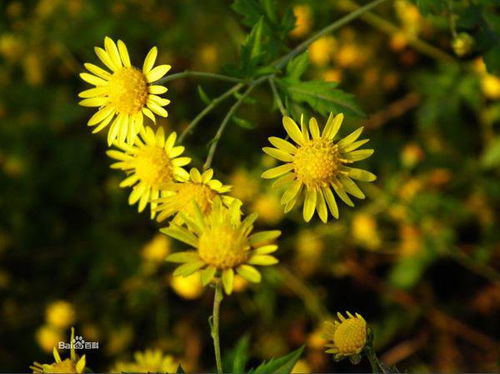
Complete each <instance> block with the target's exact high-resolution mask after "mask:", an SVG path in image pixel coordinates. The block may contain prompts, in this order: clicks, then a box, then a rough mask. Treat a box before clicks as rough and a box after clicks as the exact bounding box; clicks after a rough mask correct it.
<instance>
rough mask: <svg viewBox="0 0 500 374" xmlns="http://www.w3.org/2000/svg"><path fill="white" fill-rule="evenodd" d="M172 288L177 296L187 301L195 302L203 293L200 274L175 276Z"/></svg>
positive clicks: (171, 282) (171, 284)
mask: <svg viewBox="0 0 500 374" xmlns="http://www.w3.org/2000/svg"><path fill="white" fill-rule="evenodd" d="M170 286H171V287H172V289H173V290H174V291H175V293H176V294H177V295H179V296H180V297H183V298H184V299H187V300H194V299H197V298H198V297H200V296H201V294H202V293H203V285H202V284H201V277H200V273H199V272H197V273H194V274H191V275H188V276H187V277H183V276H174V277H172V279H171V280H170Z"/></svg>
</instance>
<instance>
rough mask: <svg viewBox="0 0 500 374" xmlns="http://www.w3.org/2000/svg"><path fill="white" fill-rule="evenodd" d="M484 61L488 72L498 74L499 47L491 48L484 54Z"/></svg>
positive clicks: (499, 64)
mask: <svg viewBox="0 0 500 374" xmlns="http://www.w3.org/2000/svg"><path fill="white" fill-rule="evenodd" d="M484 63H485V64H486V69H488V73H490V74H495V75H500V47H499V46H497V47H493V48H491V49H490V50H489V51H488V52H486V54H485V55H484Z"/></svg>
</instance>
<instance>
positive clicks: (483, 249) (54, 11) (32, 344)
mask: <svg viewBox="0 0 500 374" xmlns="http://www.w3.org/2000/svg"><path fill="white" fill-rule="evenodd" d="M272 3H273V2H271V1H261V2H255V1H251V0H238V1H236V2H234V4H233V7H232V8H231V7H229V5H228V2H226V1H222V0H204V1H197V0H177V1H169V2H165V1H159V0H141V1H138V0H116V1H101V0H86V1H84V0H64V1H63V0H40V1H35V0H32V1H29V0H27V1H21V0H6V1H2V2H1V3H0V210H1V212H2V214H1V215H0V318H1V320H2V323H1V324H0V337H1V339H2V344H1V345H0V371H19V372H21V371H26V370H28V367H29V365H30V364H31V363H32V362H33V361H39V362H48V361H50V360H51V354H52V353H51V351H52V347H53V346H54V345H55V344H57V343H58V342H59V341H65V339H67V336H68V327H69V326H75V327H76V331H77V332H78V334H81V335H82V336H83V337H84V338H85V340H86V341H98V342H99V349H98V350H87V351H85V354H86V363H87V366H88V367H90V368H91V369H92V370H93V371H105V370H109V369H111V368H112V367H114V365H115V364H116V363H117V362H131V361H132V360H133V352H136V351H146V350H149V349H152V350H153V349H159V350H161V352H163V354H164V355H165V356H168V357H171V356H172V357H174V358H175V362H181V363H182V367H183V368H184V369H185V370H186V371H191V370H210V369H213V357H212V347H211V341H210V336H209V327H208V323H207V316H208V314H209V312H210V308H211V302H212V296H213V295H212V292H210V291H209V290H206V289H205V290H203V289H202V288H201V284H200V281H199V278H196V276H195V277H191V278H177V277H173V276H172V271H173V267H172V266H171V265H167V264H165V262H164V258H165V257H166V256H167V255H168V254H169V253H171V251H172V249H174V248H175V246H177V245H178V244H177V243H174V242H173V241H170V239H168V238H166V237H165V236H163V235H161V234H158V228H159V227H160V226H159V225H158V224H155V223H154V222H152V221H150V220H149V216H148V213H143V214H141V215H139V214H137V212H136V208H134V207H130V206H128V205H127V196H128V191H126V190H123V189H120V188H119V187H118V185H119V182H120V180H121V179H122V177H123V175H122V174H120V173H118V172H117V171H112V170H110V169H109V165H110V163H111V162H112V161H111V160H110V159H109V158H107V157H106V155H105V151H106V139H105V135H102V136H97V137H96V136H91V135H90V131H89V129H88V128H87V126H86V125H85V123H86V121H87V119H88V115H89V112H88V111H87V110H86V109H85V108H81V107H78V105H77V101H78V100H77V97H76V96H77V93H78V92H79V91H81V90H82V88H83V83H82V82H81V81H79V80H78V78H77V76H78V73H79V72H80V71H81V70H82V69H83V68H82V63H83V62H84V61H93V62H95V61H96V58H95V56H94V55H93V46H94V45H99V44H101V43H102V40H103V38H104V36H105V35H109V36H111V37H113V38H114V39H118V38H120V39H122V40H124V41H125V42H126V43H127V46H128V48H129V51H130V54H131V58H132V61H133V63H135V64H136V65H138V64H139V63H140V62H141V61H142V60H143V58H144V56H145V54H146V53H147V51H148V50H149V49H150V48H151V47H152V46H153V45H156V46H158V48H159V58H158V60H159V63H166V64H170V65H172V67H173V73H175V72H182V71H184V70H198V71H209V72H226V73H228V74H236V75H238V76H241V77H248V76H250V75H252V76H253V75H255V74H262V75H265V74H268V73H269V72H270V71H269V70H267V69H265V68H264V67H265V66H267V65H268V64H269V62H272V61H274V60H276V59H278V58H279V57H280V56H282V55H283V54H285V53H287V52H288V51H289V50H291V48H293V47H294V46H296V45H298V44H299V43H300V42H302V41H303V40H305V39H306V38H307V37H308V36H310V35H311V33H312V32H313V31H315V30H319V29H320V28H322V27H324V26H326V25H327V24H329V23H331V22H333V21H334V20H335V19H338V18H340V17H342V16H344V15H345V14H347V13H348V12H350V11H353V10H355V9H357V7H358V5H360V4H361V3H362V2H361V1H359V3H360V4H358V3H357V2H355V1H351V0H342V1H337V0H329V1H323V2H318V1H312V0H310V1H306V0H304V1H294V2H288V1H278V2H277V4H278V6H277V7H276V8H274V7H273V6H271V5H272ZM415 4H416V5H415ZM287 5H292V10H290V11H287V10H286V9H287ZM262 7H263V8H262ZM257 8H258V9H257ZM292 15H295V17H296V18H294V16H292ZM498 17H499V13H498V4H497V1H495V0H476V1H465V0H464V1H453V0H449V1H447V0H439V1H437V0H436V1H434V0H416V1H415V2H414V3H412V2H410V1H406V0H389V1H387V2H385V3H384V4H383V5H381V6H380V7H377V8H376V9H374V10H373V11H371V12H370V13H366V14H365V15H364V16H362V17H361V18H360V19H358V20H356V21H353V22H352V23H349V24H348V25H346V26H344V27H342V28H340V29H339V30H338V31H336V32H335V33H333V34H332V35H329V36H325V37H322V38H320V39H318V40H317V41H316V42H314V43H313V44H312V45H311V46H310V47H309V48H308V51H307V53H304V54H301V55H299V56H297V57H296V58H295V59H294V60H292V62H290V63H289V64H288V65H287V66H283V67H281V69H280V72H279V79H280V80H279V84H278V85H277V89H278V92H279V93H280V94H281V95H283V97H284V103H285V105H286V106H287V109H288V110H289V112H290V113H291V114H292V115H293V116H297V115H299V113H302V112H305V113H306V116H309V115H311V114H314V115H316V116H319V115H323V116H324V115H326V114H327V112H329V111H334V112H337V111H344V112H346V113H348V114H351V115H350V116H349V117H348V120H347V121H346V122H347V123H346V125H345V126H344V127H345V128H344V129H343V130H342V132H343V134H341V135H345V134H348V133H349V132H350V131H352V130H353V129H354V128H355V127H356V126H358V125H360V124H364V125H365V126H366V129H365V134H367V136H368V137H369V138H370V139H371V141H370V143H369V144H370V148H374V149H375V150H376V152H375V155H374V156H372V157H371V158H370V159H369V160H368V161H366V162H363V163H364V164H365V166H366V168H367V169H369V170H371V171H374V172H375V174H377V176H378V180H377V181H376V182H375V183H374V184H372V185H369V186H366V188H365V191H366V194H367V199H366V200H365V201H364V202H360V203H359V204H357V206H356V208H353V209H351V208H348V207H346V206H344V207H343V212H342V215H341V218H340V220H338V221H332V222H330V223H328V224H322V223H320V222H319V221H318V220H313V221H312V222H311V223H309V224H305V223H304V222H303V220H302V219H301V212H300V211H295V212H292V213H290V214H288V215H286V216H285V215H283V213H282V207H281V206H280V205H279V197H278V195H276V194H275V193H274V192H273V191H272V190H271V188H270V187H271V186H270V183H268V182H266V181H263V180H262V179H260V177H259V176H260V174H261V173H262V172H263V171H264V170H265V169H268V168H270V167H273V166H274V161H273V160H272V159H271V158H270V157H267V156H263V153H262V151H261V147H263V146H265V145H266V144H267V140H266V139H267V137H268V136H280V137H281V136H284V132H283V130H282V125H281V115H280V114H279V112H278V111H277V110H276V108H274V110H273V108H272V105H270V103H272V102H273V100H274V99H273V96H272V95H271V93H270V90H269V89H267V88H264V86H263V87H262V88H259V89H256V90H255V91H254V92H253V93H252V97H251V98H250V99H248V100H245V103H244V104H243V105H242V107H241V109H240V110H239V112H238V114H237V118H236V120H235V121H234V122H231V123H230V124H229V125H228V127H227V131H226V132H225V133H224V136H223V138H222V139H221V141H220V143H219V147H218V150H217V154H216V155H215V159H214V163H213V165H212V167H214V169H215V170H216V173H217V176H218V178H219V179H220V180H221V181H222V182H223V183H225V184H231V185H233V191H232V194H233V196H235V197H238V198H240V199H241V200H242V201H243V202H244V203H245V206H246V207H247V208H246V209H247V211H246V213H250V212H254V211H255V212H257V213H259V216H260V219H259V220H258V221H257V228H258V229H259V230H261V229H262V230H272V229H280V230H282V232H283V235H282V239H281V240H280V249H279V251H278V252H277V253H276V255H277V257H278V258H279V259H280V265H279V266H276V267H274V268H272V269H268V270H267V271H264V272H263V280H262V283H261V284H260V285H258V286H254V285H251V284H249V283H247V282H246V281H245V280H244V279H243V278H239V277H236V278H235V285H234V295H233V296H231V297H230V298H226V299H224V305H223V308H222V315H221V341H222V350H223V353H224V355H225V356H226V355H227V356H226V357H225V359H226V360H227V362H225V367H227V368H228V370H234V371H241V370H242V368H247V369H248V368H249V367H257V366H258V365H259V363H260V362H262V361H263V360H269V359H270V358H271V357H282V356H285V355H287V354H289V352H291V351H292V350H294V349H297V348H298V347H299V346H301V345H302V344H305V346H306V347H305V349H304V353H303V354H302V356H301V360H300V361H298V363H297V364H296V367H295V371H296V372H303V371H307V370H311V371H344V372H345V371H352V370H361V371H366V370H368V369H369V367H368V364H367V363H366V362H364V361H362V362H361V363H360V364H359V366H357V367H353V366H352V365H351V364H350V363H349V362H344V361H342V362H339V363H336V362H334V361H333V360H332V359H331V357H330V356H329V355H326V354H324V353H323V351H324V349H323V344H324V340H323V338H322V337H321V333H320V330H319V329H320V322H321V321H322V320H323V319H325V318H326V317H328V316H329V315H331V314H333V313H334V312H336V311H337V310H340V311H344V310H350V311H353V312H359V313H360V314H362V315H363V317H364V318H365V319H366V321H367V323H368V324H369V326H370V327H371V329H372V330H373V333H374V336H375V341H374V344H375V347H376V349H377V351H378V353H379V355H380V356H381V358H382V359H383V360H384V361H385V362H386V363H387V364H388V365H393V364H397V365H398V367H399V368H400V369H402V370H407V371H412V372H413V371H421V372H436V371H447V372H456V371H495V370H498V367H497V364H498V343H497V340H498V339H499V333H500V326H499V321H498V317H497V316H498V313H499V310H500V288H499V281H500V280H499V275H498V265H499V257H500V256H499V254H500V232H499V230H498V227H499V224H500V218H499V212H500V178H499V177H500V128H499V126H500V78H499V76H498V74H499V65H500V54H499V42H498V40H499V39H498V38H499V34H500V22H499V20H498ZM294 25H296V26H294ZM465 35H467V36H465ZM241 45H243V47H240V46H241ZM240 56H241V57H242V59H240ZM308 60H309V63H308ZM240 61H242V62H241V64H240ZM304 77H305V78H307V81H305V79H303V78H304ZM167 86H168V87H169V91H168V93H167V97H168V98H169V99H170V100H172V104H171V105H170V106H169V117H168V119H167V120H163V119H162V120H160V121H159V125H160V126H163V127H164V128H165V129H166V130H167V131H172V130H176V131H182V130H183V129H184V128H185V127H186V126H187V124H188V123H189V121H191V120H192V119H193V118H194V117H195V116H196V115H197V114H198V113H199V112H200V111H201V110H203V108H204V107H205V105H206V103H204V101H205V102H206V101H208V100H210V98H213V97H217V96H218V95H220V94H221V93H222V92H223V91H224V90H226V89H228V87H229V86H228V83H226V82H219V81H212V80H209V79H207V80H195V79H192V78H189V79H183V80H175V81H172V82H169V83H168V84H167ZM318 93H324V94H323V95H321V96H317V95H318ZM200 95H201V96H202V98H204V100H201V99H200ZM290 99H292V100H296V101H298V102H299V103H296V102H292V101H291V100H290ZM228 107H229V104H228V103H224V104H222V105H221V106H219V107H218V108H217V109H216V110H214V111H213V112H212V113H211V114H210V115H209V116H207V117H206V118H205V119H204V120H203V121H202V123H200V125H199V126H198V127H197V129H196V130H195V132H194V133H193V134H191V135H189V136H188V137H187V138H186V140H185V141H184V145H185V146H186V153H189V156H190V157H192V158H193V163H194V164H195V166H197V167H201V166H202V164H203V160H204V159H205V157H206V153H207V143H209V142H210V139H212V138H213V136H214V134H215V132H216V131H217V128H218V126H219V124H220V122H221V120H222V118H223V116H224V115H225V113H226V112H227V110H228ZM363 114H365V116H363ZM297 119H298V118H297ZM324 120H326V118H324ZM324 120H323V121H319V122H320V123H324V122H325V121H324ZM238 125H239V126H238ZM159 235H161V236H159ZM245 334H247V336H248V338H247V340H242V341H240V342H239V343H237V342H238V341H239V338H240V337H241V336H243V335H245ZM297 352H298V351H297ZM297 352H295V353H292V354H291V355H297ZM67 354H69V352H64V353H63V355H64V356H67ZM231 357H239V358H240V361H238V360H237V361H236V362H233V361H232V360H231ZM297 358H298V356H297V357H295V356H294V360H295V359H297ZM288 359H290V357H289V358H288ZM286 362H288V361H287V360H283V361H278V360H274V361H273V362H272V363H268V364H267V365H273V364H274V365H276V366H273V369H276V368H279V365H284V363H286ZM233 365H236V366H233ZM353 368H354V369H353ZM268 369H269V367H264V368H261V369H260V370H261V371H262V372H266V371H267V370H268ZM256 372H259V369H257V370H256Z"/></svg>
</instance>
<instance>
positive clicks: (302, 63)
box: [286, 51, 309, 80]
mask: <svg viewBox="0 0 500 374" xmlns="http://www.w3.org/2000/svg"><path fill="white" fill-rule="evenodd" d="M308 66H309V51H305V52H304V53H302V54H300V55H298V56H297V57H295V58H293V59H292V60H290V62H289V63H288V65H287V66H286V75H287V77H288V78H290V79H296V80H299V79H300V77H302V75H303V74H304V73H305V72H306V70H307V67H308Z"/></svg>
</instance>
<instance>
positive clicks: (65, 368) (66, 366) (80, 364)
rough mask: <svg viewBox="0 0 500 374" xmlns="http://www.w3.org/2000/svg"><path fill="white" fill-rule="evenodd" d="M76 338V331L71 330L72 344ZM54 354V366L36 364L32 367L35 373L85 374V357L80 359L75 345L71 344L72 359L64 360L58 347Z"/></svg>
mask: <svg viewBox="0 0 500 374" xmlns="http://www.w3.org/2000/svg"><path fill="white" fill-rule="evenodd" d="M74 338H75V329H74V328H71V343H73V341H74ZM52 354H53V355H54V361H55V362H53V363H52V364H40V363H38V362H34V363H33V365H31V366H30V369H31V370H33V373H83V370H84V369H85V355H83V356H82V357H78V355H77V354H76V352H75V348H74V346H73V344H71V351H70V358H66V359H64V360H62V359H61V356H60V355H59V352H58V351H57V349H56V347H54V349H53V351H52Z"/></svg>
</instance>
